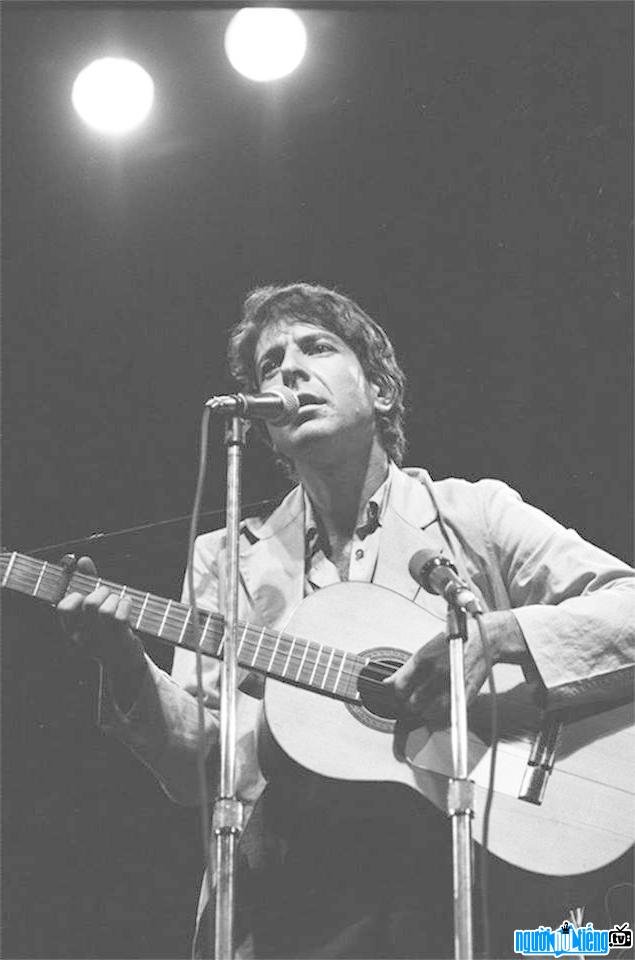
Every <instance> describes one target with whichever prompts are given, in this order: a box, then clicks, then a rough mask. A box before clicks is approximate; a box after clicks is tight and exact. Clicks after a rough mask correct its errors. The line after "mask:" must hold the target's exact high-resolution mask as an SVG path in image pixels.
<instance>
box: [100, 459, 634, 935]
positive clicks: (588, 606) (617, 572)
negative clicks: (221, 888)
mask: <svg viewBox="0 0 635 960" xmlns="http://www.w3.org/2000/svg"><path fill="white" fill-rule="evenodd" d="M304 534H305V530H304V509H303V495H302V490H301V489H300V488H299V487H296V488H295V489H294V490H292V491H291V492H290V493H289V494H288V496H287V497H286V498H285V499H284V501H283V502H282V503H281V504H280V506H279V507H278V508H277V509H276V510H275V511H274V512H273V513H272V514H271V515H270V516H269V517H268V518H266V519H264V520H261V519H250V520H247V521H245V522H244V523H243V526H242V535H241V542H240V595H239V618H240V619H241V620H249V622H250V623H254V624H262V625H266V626H268V627H273V628H282V627H283V626H284V624H285V622H286V621H287V620H288V619H289V617H290V615H291V613H292V611H293V610H294V609H295V608H296V607H297V605H298V604H300V603H301V602H302V599H303V590H304V563H303V558H304ZM225 541H226V538H225V531H224V530H218V531H214V532H213V533H208V534H204V535H203V536H201V537H199V538H198V540H197V543H196V550H195V558H194V582H195V589H196V591H197V599H198V603H199V604H200V605H201V606H202V607H204V608H207V609H209V610H214V611H219V612H221V613H222V612H223V610H224V603H225V569H224V565H225ZM423 547H426V548H429V549H432V550H433V551H434V552H435V553H443V554H444V555H445V556H447V557H449V558H450V559H451V560H452V561H453V562H454V563H455V565H456V567H457V569H458V571H459V573H460V574H461V575H462V576H463V577H464V578H465V579H466V580H467V581H468V583H470V584H471V586H472V588H473V590H474V591H475V592H476V593H477V595H478V596H479V597H480V599H481V601H482V604H483V607H484V609H485V610H486V611H487V613H486V624H487V628H488V632H489V633H490V634H491V633H492V632H494V631H499V630H502V631H505V630H510V629H513V630H517V629H518V628H520V629H521V630H522V633H523V635H524V638H525V641H526V643H527V646H528V648H529V651H530V653H531V655H532V658H533V662H534V664H535V669H536V679H537V681H538V682H537V688H538V690H539V691H540V692H541V695H542V697H543V700H544V704H545V705H546V707H547V708H550V707H560V706H562V705H564V704H565V703H567V702H569V701H571V700H575V702H576V703H578V702H583V701H590V700H596V699H598V700H601V699H606V698H613V697H617V696H621V695H624V694H626V695H628V693H629V691H630V690H631V689H632V683H633V661H634V647H635V644H634V633H635V591H634V590H633V586H634V584H635V580H634V576H635V573H634V571H633V570H631V568H629V567H628V566H627V565H626V564H624V563H622V562H621V561H619V560H616V559H615V558H614V557H612V556H610V555H609V554H608V553H606V552H604V551H603V550H601V549H599V548H597V547H595V546H592V545H591V544H589V543H587V542H586V541H584V540H583V539H581V538H580V537H579V536H578V534H577V533H575V532H574V531H572V530H568V529H565V528H564V527H562V526H561V525H560V524H558V523H557V522H556V521H554V520H553V519H551V518H550V517H548V516H547V515H546V514H544V513H542V512H541V511H540V510H537V509H535V508H533V507H531V506H529V505H527V504H525V503H524V502H523V501H522V499H521V498H520V496H519V495H518V494H517V493H516V492H514V491H513V490H511V489H510V488H509V487H507V486H506V485H505V484H504V483H501V482H499V481H496V480H481V481H478V482H476V483H471V482H468V481H465V480H459V479H454V478H450V479H446V480H441V481H437V482H434V481H433V480H432V479H431V478H430V476H429V475H428V474H427V473H426V471H424V470H420V469H408V470H396V469H395V471H394V476H393V480H392V484H391V494H390V500H389V503H388V506H387V509H386V512H385V515H384V518H383V529H382V533H381V541H380V547H379V556H378V563H377V569H376V572H375V578H374V582H375V583H377V584H379V585H381V586H384V587H388V588H389V589H391V590H394V591H396V592H397V593H399V594H401V595H403V596H404V597H407V598H408V599H409V600H412V601H413V602H414V603H416V604H418V605H420V606H423V607H425V608H426V609H427V610H429V611H430V612H431V613H433V614H434V615H436V616H438V618H439V630H442V629H443V626H444V622H445V602H444V601H443V600H442V598H440V597H434V596H431V595H429V594H427V593H425V592H424V591H423V590H422V589H421V588H419V587H418V585H417V584H416V583H415V582H414V581H413V579H412V578H411V576H410V574H409V572H408V562H409V560H410V557H411V556H412V555H413V554H414V553H415V552H416V551H417V550H419V549H421V548H423ZM184 599H185V600H187V592H185V593H184ZM512 610H513V613H511V612H510V611H512ZM219 673H220V668H219V665H218V664H217V663H216V662H215V661H212V660H211V659H209V658H205V672H204V687H205V699H206V706H207V710H206V718H205V724H206V731H207V741H208V750H209V752H208V767H209V779H210V783H211V795H212V796H213V793H214V784H215V779H216V776H217V772H218V706H219ZM240 679H241V682H242V687H243V689H242V690H241V691H240V692H239V694H238V713H237V751H238V754H237V773H238V792H239V795H240V797H241V799H242V800H243V802H244V804H245V811H246V814H247V817H248V816H249V813H250V811H251V810H252V809H253V806H254V804H255V802H256V800H257V799H258V797H259V796H260V795H261V793H262V791H263V789H264V787H265V778H264V775H263V773H262V771H261V769H260V765H259V761H258V754H257V741H256V728H257V724H258V715H259V710H260V700H259V699H258V695H259V693H260V692H261V690H260V688H261V684H260V683H259V682H258V681H256V682H255V683H254V682H253V678H251V677H248V676H247V675H246V673H245V672H244V671H243V672H242V673H241V677H240ZM195 689H196V680H195V658H194V655H193V654H192V653H190V652H188V651H186V650H177V651H176V654H175V659H174V666H173V671H172V676H171V677H170V676H168V675H167V674H166V673H164V672H163V671H161V670H159V668H158V667H156V666H155V665H154V664H153V663H152V662H151V661H149V669H148V673H147V675H146V678H145V681H144V683H143V686H142V689H141V692H140V695H139V697H138V699H137V701H136V703H135V704H134V706H133V707H132V708H131V710H130V711H129V712H128V713H127V714H123V713H122V712H121V711H120V710H119V709H118V708H117V706H116V704H114V703H113V702H112V700H111V699H110V697H109V696H108V692H107V691H106V692H105V695H104V697H103V699H102V704H101V711H100V723H101V725H102V726H103V728H104V729H105V730H106V731H107V732H109V733H111V734H113V735H114V736H116V737H117V738H118V739H120V740H121V741H122V742H124V743H125V744H126V745H127V746H128V747H129V748H130V749H132V750H133V751H134V752H135V754H136V755H137V756H138V757H139V758H140V759H141V760H142V762H143V763H144V764H146V765H147V766H148V767H150V769H151V770H152V771H153V772H154V774H155V775H156V776H157V778H158V779H159V781H160V783H161V784H162V786H163V788H164V790H165V791H166V792H167V793H168V795H169V796H170V797H171V798H173V799H174V800H175V801H177V802H180V803H185V804H194V803H197V802H198V781H197V773H196V769H197V767H196V763H197V761H196V743H197V737H198V716H197V704H196V700H195V697H194V696H193V694H195ZM247 691H249V692H247ZM253 694H256V696H254V695H253ZM205 900H206V888H205V887H204V889H203V891H202V895H201V901H200V903H199V916H200V914H201V912H202V910H203V907H204V904H205Z"/></svg>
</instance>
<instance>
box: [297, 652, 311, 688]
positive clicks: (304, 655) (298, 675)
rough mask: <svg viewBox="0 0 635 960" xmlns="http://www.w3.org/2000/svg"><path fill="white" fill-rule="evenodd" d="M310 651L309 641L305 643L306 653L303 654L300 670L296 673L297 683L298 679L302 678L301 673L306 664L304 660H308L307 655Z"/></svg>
mask: <svg viewBox="0 0 635 960" xmlns="http://www.w3.org/2000/svg"><path fill="white" fill-rule="evenodd" d="M308 652H309V645H308V643H305V644H304V653H303V654H302V659H301V660H300V666H299V667H298V672H297V673H296V675H295V679H296V683H297V682H298V680H299V679H300V675H301V673H302V667H303V666H304V661H305V660H306V655H307V653H308Z"/></svg>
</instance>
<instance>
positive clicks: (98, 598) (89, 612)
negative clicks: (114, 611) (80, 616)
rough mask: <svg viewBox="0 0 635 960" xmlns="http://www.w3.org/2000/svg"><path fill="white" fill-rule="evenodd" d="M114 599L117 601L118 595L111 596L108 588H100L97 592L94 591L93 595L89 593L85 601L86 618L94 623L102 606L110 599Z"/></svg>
mask: <svg viewBox="0 0 635 960" xmlns="http://www.w3.org/2000/svg"><path fill="white" fill-rule="evenodd" d="M109 597H113V598H114V600H115V601H116V600H117V594H116V593H113V594H111V592H110V590H109V589H108V587H98V588H97V589H96V590H93V592H92V593H89V594H88V596H87V597H85V599H84V606H83V610H84V616H85V617H86V619H87V620H89V621H94V620H95V619H96V618H97V616H98V614H99V611H100V609H101V606H102V604H103V603H104V602H105V601H106V600H107V599H108V598H109Z"/></svg>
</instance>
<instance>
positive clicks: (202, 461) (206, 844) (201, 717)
mask: <svg viewBox="0 0 635 960" xmlns="http://www.w3.org/2000/svg"><path fill="white" fill-rule="evenodd" d="M209 417H210V410H209V408H208V407H204V408H203V415H202V417H201V438H200V455H199V466H198V476H197V479H196V492H195V494H194V505H193V507H192V517H191V520H190V532H189V539H188V545H187V592H188V600H189V603H190V607H191V609H192V617H191V620H192V629H193V632H194V640H195V643H196V701H197V704H198V738H197V743H196V755H197V772H198V786H199V797H200V810H201V838H202V843H203V862H204V863H205V868H206V874H207V892H208V896H209V905H208V910H207V919H208V922H209V943H210V944H213V943H214V923H213V911H212V903H213V897H214V886H213V878H212V857H211V843H210V824H209V795H208V791H207V771H206V760H207V756H206V751H205V691H204V690H203V654H202V652H201V639H202V632H201V624H200V619H199V611H198V604H197V600H196V590H195V588H194V544H195V542H196V533H197V529H198V519H199V514H200V509H201V500H202V497H203V486H204V482H205V471H206V467H207V437H208V430H209Z"/></svg>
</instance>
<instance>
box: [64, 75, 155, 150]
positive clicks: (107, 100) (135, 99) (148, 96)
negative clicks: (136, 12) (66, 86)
mask: <svg viewBox="0 0 635 960" xmlns="http://www.w3.org/2000/svg"><path fill="white" fill-rule="evenodd" d="M71 99H72V102H73V106H74V107H75V110H76V111H77V113H78V114H79V115H80V117H81V118H82V120H83V121H84V122H85V123H87V124H88V126H89V127H93V128H94V129H95V130H99V131H101V132H102V133H110V134H118V133H128V131H129V130H132V129H134V127H137V126H139V124H140V123H142V122H143V121H144V120H145V118H146V117H147V115H148V114H149V112H150V109H151V107H152V102H153V100H154V83H153V82H152V77H151V76H150V74H149V73H147V72H146V71H145V70H144V69H143V67H141V66H139V64H138V63H135V62H134V60H124V59H121V58H119V57H104V58H103V59H102V60H94V61H93V62H92V63H90V64H89V65H88V66H87V67H84V69H83V70H82V71H81V72H80V73H79V74H78V75H77V78H76V79H75V83H74V84H73V93H72V98H71Z"/></svg>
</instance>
